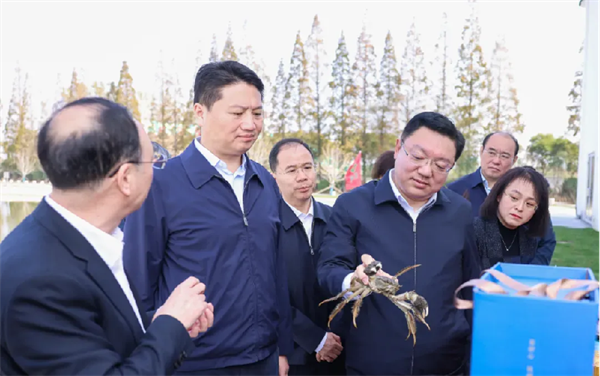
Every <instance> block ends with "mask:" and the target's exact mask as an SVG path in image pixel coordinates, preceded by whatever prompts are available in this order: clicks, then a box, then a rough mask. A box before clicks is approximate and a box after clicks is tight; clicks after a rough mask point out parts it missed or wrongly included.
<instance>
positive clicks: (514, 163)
mask: <svg viewBox="0 0 600 376" xmlns="http://www.w3.org/2000/svg"><path fill="white" fill-rule="evenodd" d="M518 159H519V156H518V155H515V159H513V163H512V165H513V166H514V165H516V164H517V160H518Z"/></svg>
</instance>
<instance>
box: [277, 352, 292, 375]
mask: <svg viewBox="0 0 600 376" xmlns="http://www.w3.org/2000/svg"><path fill="white" fill-rule="evenodd" d="M289 370H290V365H289V363H288V360H287V357H286V356H283V355H280V356H279V376H287V375H288V371H289Z"/></svg>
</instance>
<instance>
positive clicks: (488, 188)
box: [479, 170, 492, 195]
mask: <svg viewBox="0 0 600 376" xmlns="http://www.w3.org/2000/svg"><path fill="white" fill-rule="evenodd" d="M479 173H480V174H481V181H482V182H483V188H484V189H485V193H486V194H487V195H489V194H490V192H491V191H492V188H490V185H489V183H488V181H487V179H486V178H485V176H483V172H481V170H479Z"/></svg>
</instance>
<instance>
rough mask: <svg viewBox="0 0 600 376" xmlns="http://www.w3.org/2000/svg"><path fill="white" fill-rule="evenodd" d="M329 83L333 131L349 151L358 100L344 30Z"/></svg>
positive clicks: (344, 148) (342, 146) (341, 145)
mask: <svg viewBox="0 0 600 376" xmlns="http://www.w3.org/2000/svg"><path fill="white" fill-rule="evenodd" d="M331 76H332V80H331V82H330V83H329V88H330V89H331V98H330V100H329V106H330V111H331V116H332V117H333V120H334V122H333V125H332V131H333V133H334V135H335V138H336V139H337V141H338V142H339V144H340V147H341V148H342V149H343V150H344V152H347V151H349V147H350V145H349V136H350V134H351V133H352V128H353V121H352V114H353V108H354V104H355V101H356V94H357V93H356V86H355V85H354V78H353V77H352V69H351V68H350V58H349V55H348V48H347V47H346V38H345V37H344V33H343V32H342V34H341V36H340V39H339V41H338V46H337V49H336V51H335V60H334V61H333V64H332V68H331Z"/></svg>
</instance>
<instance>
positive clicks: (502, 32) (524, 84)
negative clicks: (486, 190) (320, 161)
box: [0, 0, 585, 144]
mask: <svg viewBox="0 0 600 376" xmlns="http://www.w3.org/2000/svg"><path fill="white" fill-rule="evenodd" d="M578 4H579V0H570V1H491V0H479V1H478V2H477V11H478V16H479V22H480V26H481V30H482V35H481V45H482V48H483V50H484V58H485V59H486V60H487V61H488V62H489V60H490V59H491V55H492V50H493V48H494V43H495V41H496V40H497V39H498V38H500V37H502V36H503V37H505V39H506V45H507V47H508V49H509V56H510V60H511V63H512V66H513V76H514V85H515V87H516V89H517V92H518V95H519V99H520V101H521V104H520V111H521V113H522V114H523V121H524V123H525V132H524V134H523V135H521V136H519V137H518V138H519V141H520V142H521V143H522V144H526V143H527V141H528V140H529V139H530V138H531V136H533V135H535V134H538V133H552V134H554V135H555V136H562V135H564V134H565V132H566V128H567V118H568V113H567V111H566V105H567V104H568V97H567V94H568V92H569V90H570V89H571V87H572V84H573V80H574V74H575V71H576V70H578V69H579V68H580V65H581V62H582V60H583V56H582V54H579V49H580V47H581V45H582V42H583V39H584V31H585V9H584V8H583V7H580V6H579V5H578ZM0 6H1V9H0V14H1V22H0V23H1V36H0V40H1V43H0V53H1V71H0V74H1V76H0V79H1V80H0V81H1V85H2V91H1V93H0V98H1V100H2V104H3V107H4V108H3V111H4V112H5V111H6V107H7V105H8V102H9V100H10V94H11V90H12V82H13V78H14V71H15V67H16V66H17V65H19V66H20V67H21V69H22V71H23V72H26V73H28V75H29V84H30V92H31V93H32V102H34V103H39V102H40V101H49V102H52V101H53V100H54V99H58V97H59V93H60V91H61V90H62V89H63V88H64V87H66V86H68V84H69V81H70V78H71V73H72V71H73V69H74V68H76V69H77V70H78V72H79V73H80V74H81V75H82V76H83V77H82V78H83V80H84V82H85V83H86V84H87V85H88V87H89V86H91V84H92V82H94V81H100V82H105V83H108V82H111V81H117V80H118V77H119V71H120V68H121V65H122V62H123V61H127V63H128V65H129V68H130V73H131V75H132V77H133V83H134V87H135V88H136V90H138V92H143V93H144V94H145V95H146V96H145V97H144V98H142V102H144V101H145V102H148V101H149V99H150V96H151V95H152V93H153V92H154V91H155V90H156V89H157V84H156V74H157V71H158V62H159V60H161V59H162V60H163V61H164V64H165V66H166V67H167V69H171V70H172V71H175V72H177V75H178V78H179V80H180V82H181V84H182V86H183V88H184V92H185V93H187V92H188V90H189V88H191V87H192V85H193V77H194V74H195V72H196V70H197V68H198V67H197V66H196V63H195V60H196V57H197V54H198V52H200V54H201V58H202V60H203V61H205V60H207V59H208V56H209V53H210V47H211V41H212V35H213V34H216V36H217V41H218V46H219V49H220V50H222V48H223V45H224V41H225V38H226V33H227V29H228V27H229V26H231V29H232V33H233V40H234V46H235V47H237V48H238V50H239V48H240V47H241V46H242V41H243V40H244V38H245V39H246V40H249V41H251V44H252V46H253V48H254V51H255V53H256V56H257V58H258V59H259V60H263V61H264V64H265V67H266V73H267V74H268V75H269V76H270V78H271V80H274V78H275V76H276V73H277V68H278V65H279V61H280V60H281V59H283V61H284V63H285V64H286V65H287V64H288V63H289V60H290V57H291V54H292V48H293V44H294V41H295V38H296V33H297V32H298V31H300V33H301V37H302V39H303V40H304V41H305V40H306V38H307V36H308V34H309V33H310V28H311V25H312V21H313V17H314V16H315V14H317V15H318V16H319V19H320V21H321V26H322V29H323V39H324V43H325V49H326V51H327V57H328V61H332V60H333V58H334V57H335V48H336V47H337V42H338V39H339V37H340V34H341V32H342V31H343V32H344V35H345V37H346V42H347V45H348V50H349V53H350V58H351V61H353V59H354V51H355V49H356V41H357V39H358V35H359V34H360V32H361V30H362V27H363V25H365V27H366V30H367V32H368V33H369V34H371V36H372V41H373V45H374V47H375V51H376V54H377V59H378V64H379V59H380V58H381V55H382V52H383V45H384V41H385V36H386V34H387V32H388V31H390V32H391V34H392V37H393V38H394V42H395V47H396V56H397V58H398V59H400V57H401V55H402V51H403V49H404V45H405V40H406V33H407V31H408V29H409V26H410V24H411V22H412V21H413V20H414V21H415V23H416V28H417V31H418V32H419V33H420V34H421V44H422V48H423V50H424V52H425V58H426V59H431V58H433V51H434V50H433V46H434V44H435V42H436V40H437V38H438V36H439V33H440V30H441V20H442V14H443V12H446V13H447V14H448V26H449V42H450V51H451V59H452V60H453V62H452V66H453V67H454V63H455V61H456V58H457V56H458V54H457V50H458V46H459V43H460V34H461V31H462V28H463V25H464V20H465V18H466V17H467V16H468V14H469V6H468V3H467V1H463V0H461V1H451V0H448V1H425V0H421V1H395V2H372V1H362V2H348V1H344V2H324V1H315V2H309V1H304V2H291V1H277V2H267V1H263V2H251V1H238V2H225V1H219V2H175V1H173V2H150V1H130V2H125V1H118V2H113V1H96V2H92V1H77V2H67V1H63V2H56V1H37V2H28V1H15V2H8V1H3V2H2V3H1V5H0ZM244 25H245V27H244ZM451 74H452V75H455V74H454V69H452V71H451ZM268 98H270V95H269V93H266V99H268Z"/></svg>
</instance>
